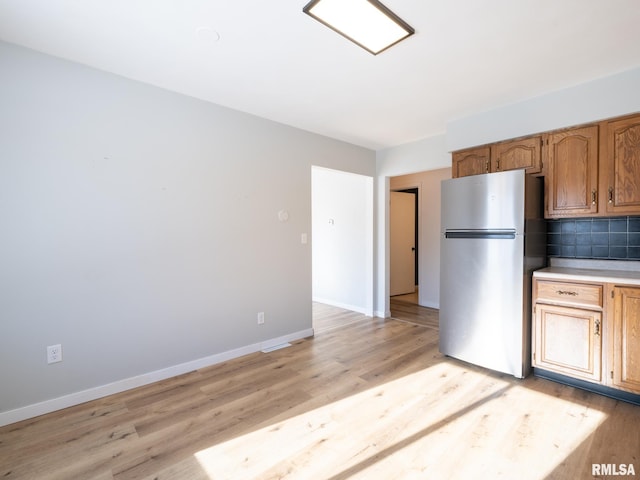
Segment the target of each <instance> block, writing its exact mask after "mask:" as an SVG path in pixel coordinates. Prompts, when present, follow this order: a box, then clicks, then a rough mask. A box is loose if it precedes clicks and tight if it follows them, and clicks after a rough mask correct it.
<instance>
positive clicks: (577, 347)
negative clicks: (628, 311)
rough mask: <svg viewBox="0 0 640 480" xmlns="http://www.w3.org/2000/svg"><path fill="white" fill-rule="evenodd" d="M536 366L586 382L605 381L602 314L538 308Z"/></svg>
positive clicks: (542, 306)
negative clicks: (603, 375) (603, 371)
mask: <svg viewBox="0 0 640 480" xmlns="http://www.w3.org/2000/svg"><path fill="white" fill-rule="evenodd" d="M534 325H535V332H534V338H535V347H534V352H535V353H534V358H533V363H534V366H535V367H540V368H544V369H545V370H550V371H553V372H557V373H560V374H563V375H569V376H572V377H576V378H580V379H582V380H588V381H594V382H600V381H601V380H602V334H601V329H602V313H601V312H596V311H593V310H585V309H582V308H574V307H561V306H557V305H545V304H537V305H536V306H535V320H534Z"/></svg>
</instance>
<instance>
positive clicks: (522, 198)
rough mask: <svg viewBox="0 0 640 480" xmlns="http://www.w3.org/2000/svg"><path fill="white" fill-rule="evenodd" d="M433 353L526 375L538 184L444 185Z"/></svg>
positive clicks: (516, 175)
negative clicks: (437, 323) (437, 321)
mask: <svg viewBox="0 0 640 480" xmlns="http://www.w3.org/2000/svg"><path fill="white" fill-rule="evenodd" d="M441 201H442V203H441V209H442V212H441V213H442V216H441V222H442V224H441V225H442V231H441V233H442V235H441V263H440V351H441V352H442V353H444V354H445V355H448V356H451V357H454V358H458V359H460V360H464V361H466V362H469V363H473V364H475V365H480V366H482V367H486V368H489V369H491V370H496V371H499V372H504V373H509V374H511V375H514V376H515V377H518V378H523V377H525V376H526V375H527V374H528V373H529V371H530V370H531V276H532V272H533V270H536V269H538V268H541V267H544V266H545V263H546V248H545V244H546V234H545V233H546V232H545V222H544V218H543V203H542V202H543V186H542V179H541V178H536V177H533V176H531V175H525V173H524V170H512V171H507V172H497V173H488V174H485V175H474V176H469V177H462V178H455V179H451V180H444V181H443V182H442V192H441Z"/></svg>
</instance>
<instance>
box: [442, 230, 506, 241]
mask: <svg viewBox="0 0 640 480" xmlns="http://www.w3.org/2000/svg"><path fill="white" fill-rule="evenodd" d="M444 237H445V238H468V239H491V240H513V239H514V238H516V230H515V229H512V228H507V229H505V228H501V229H495V230H490V229H489V230H446V231H445V232H444Z"/></svg>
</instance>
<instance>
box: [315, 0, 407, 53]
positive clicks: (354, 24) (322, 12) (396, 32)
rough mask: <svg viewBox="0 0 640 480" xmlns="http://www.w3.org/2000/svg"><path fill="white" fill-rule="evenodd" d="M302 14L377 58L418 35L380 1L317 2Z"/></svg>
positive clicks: (335, 0)
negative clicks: (397, 44) (399, 43)
mask: <svg viewBox="0 0 640 480" xmlns="http://www.w3.org/2000/svg"><path fill="white" fill-rule="evenodd" d="M302 11H303V12H305V13H306V14H308V15H310V16H312V17H313V18H315V19H316V20H318V21H319V22H321V23H323V24H325V25H326V26H328V27H329V28H331V29H333V30H335V31H336V32H338V33H339V34H340V35H342V36H344V37H346V38H348V39H349V40H351V41H352V42H354V43H356V44H358V45H359V46H361V47H362V48H364V49H365V50H368V51H369V52H371V53H373V54H374V55H376V54H378V53H380V52H382V51H383V50H386V49H387V48H389V47H390V46H392V45H395V44H396V43H398V42H399V41H400V40H403V39H405V38H407V37H408V36H410V35H413V33H414V30H413V28H411V27H410V26H409V25H408V24H407V23H405V22H404V21H403V20H402V19H401V18H399V17H398V16H397V15H396V14H394V13H393V12H392V11H391V10H389V9H388V8H387V7H385V6H384V5H383V4H382V3H380V2H378V1H377V0H313V1H312V2H309V3H308V4H307V5H306V6H305V7H304V8H303V9H302Z"/></svg>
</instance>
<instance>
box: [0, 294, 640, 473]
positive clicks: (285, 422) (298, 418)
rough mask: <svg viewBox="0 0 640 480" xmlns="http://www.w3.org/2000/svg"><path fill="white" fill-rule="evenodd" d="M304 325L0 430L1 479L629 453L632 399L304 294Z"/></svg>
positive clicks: (475, 463)
mask: <svg viewBox="0 0 640 480" xmlns="http://www.w3.org/2000/svg"><path fill="white" fill-rule="evenodd" d="M314 312H315V322H314V325H315V326H316V331H317V333H316V335H315V337H314V338H310V339H304V340H301V341H298V342H294V343H293V345H292V346H291V347H288V348H284V349H281V350H276V351H274V352H271V353H267V354H265V353H255V354H252V355H247V356H245V357H242V358H239V359H235V360H232V361H229V362H225V363H222V364H219V365H215V366H212V367H209V368H205V369H202V370H199V371H195V372H192V373H188V374H185V375H182V376H180V377H176V378H172V379H170V380H166V381H162V382H159V383H156V384H153V385H149V386H145V387H141V388H137V389H135V390H131V391H128V392H124V393H121V394H118V395H113V396H110V397H107V398H104V399H101V400H97V401H93V402H90V403H87V404H84V405H80V406H76V407H73V408H69V409H66V410H63V411H60V412H55V413H52V414H49V415H45V416H42V417H39V418H35V419H32V420H27V421H24V422H20V423H16V424H13V425H9V426H7V427H4V428H1V429H0V479H18V478H20V479H65V480H66V479H74V480H75V479H99V480H107V479H118V480H120V479H146V480H151V479H203V480H212V479H234V480H235V479H261V478H264V479H270V478H287V479H314V480H315V479H367V480H370V479H375V480H377V479H385V480H386V479H493V478H500V479H546V478H549V479H571V480H574V479H581V478H588V479H590V478H594V477H593V476H592V475H591V464H592V463H615V464H621V463H624V464H634V467H635V470H636V472H637V475H636V476H640V407H638V406H634V405H630V404H626V403H623V402H619V401H616V400H612V399H609V398H606V397H603V396H599V395H595V394H591V393H587V392H584V391H581V390H577V389H574V388H571V387H567V386H563V385H559V384H556V383H553V382H550V381H547V380H543V379H538V378H534V377H529V378H527V379H525V380H517V379H514V378H512V377H508V376H505V375H501V374H497V373H493V372H490V371H487V370H484V369H481V368H477V367H474V366H470V365H467V364H464V363H462V362H458V361H455V360H452V359H449V358H446V357H443V356H442V355H441V354H440V353H438V347H437V341H438V331H437V329H435V328H428V327H424V326H421V325H418V324H412V323H409V322H407V321H396V320H391V319H387V320H383V319H379V318H368V317H365V316H363V315H359V314H354V313H352V312H347V311H341V310H340V309H335V308H334V307H327V306H323V305H319V304H317V305H314Z"/></svg>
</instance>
